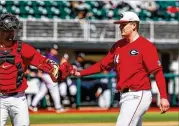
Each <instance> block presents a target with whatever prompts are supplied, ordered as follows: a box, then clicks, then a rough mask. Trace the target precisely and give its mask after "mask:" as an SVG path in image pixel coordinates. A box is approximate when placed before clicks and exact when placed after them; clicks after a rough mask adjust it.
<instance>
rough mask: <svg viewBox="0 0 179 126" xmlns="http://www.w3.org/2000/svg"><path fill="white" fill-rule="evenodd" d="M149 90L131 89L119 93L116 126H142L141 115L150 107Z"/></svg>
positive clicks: (150, 97) (150, 96)
mask: <svg viewBox="0 0 179 126" xmlns="http://www.w3.org/2000/svg"><path fill="white" fill-rule="evenodd" d="M151 102H152V93H151V91H150V90H141V91H131V92H127V93H122V94H121V100H120V102H119V104H120V114H119V116H118V119H117V122H116V126H142V117H143V115H144V114H145V112H146V111H147V110H148V108H149V107H150V104H151Z"/></svg>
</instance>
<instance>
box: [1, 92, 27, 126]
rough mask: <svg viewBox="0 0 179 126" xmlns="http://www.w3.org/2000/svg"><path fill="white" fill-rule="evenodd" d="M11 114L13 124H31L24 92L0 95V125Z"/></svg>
mask: <svg viewBox="0 0 179 126" xmlns="http://www.w3.org/2000/svg"><path fill="white" fill-rule="evenodd" d="M8 115H9V116H10V119H11V122H12V125H13V126H29V125H30V121H29V112H28V105H27V100H26V97H25V94H24V92H23V93H18V94H17V95H14V96H0V126H5V124H6V121H7V119H8Z"/></svg>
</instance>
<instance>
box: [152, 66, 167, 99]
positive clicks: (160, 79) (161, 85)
mask: <svg viewBox="0 0 179 126" xmlns="http://www.w3.org/2000/svg"><path fill="white" fill-rule="evenodd" d="M154 75H155V80H156V82H157V86H158V89H159V92H160V97H161V98H166V99H167V91H166V81H165V78H164V74H163V72H162V69H160V70H158V71H157V72H156V73H155V74H154Z"/></svg>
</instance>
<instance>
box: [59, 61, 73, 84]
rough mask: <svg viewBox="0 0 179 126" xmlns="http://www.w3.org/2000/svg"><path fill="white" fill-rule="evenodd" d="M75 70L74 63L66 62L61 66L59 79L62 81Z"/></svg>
mask: <svg viewBox="0 0 179 126" xmlns="http://www.w3.org/2000/svg"><path fill="white" fill-rule="evenodd" d="M72 71H73V67H72V65H70V64H69V63H68V62H64V63H62V64H61V65H60V67H59V79H58V80H59V81H60V82H62V81H63V80H64V79H66V78H67V77H68V76H70V75H71V72H72Z"/></svg>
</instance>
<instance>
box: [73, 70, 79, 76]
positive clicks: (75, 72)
mask: <svg viewBox="0 0 179 126" xmlns="http://www.w3.org/2000/svg"><path fill="white" fill-rule="evenodd" d="M73 76H76V77H81V74H80V72H78V71H74V73H73Z"/></svg>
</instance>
